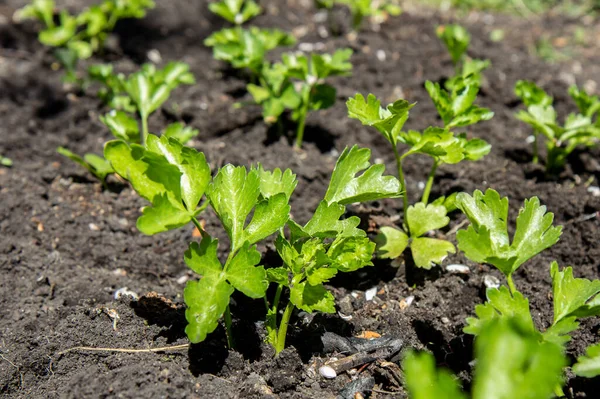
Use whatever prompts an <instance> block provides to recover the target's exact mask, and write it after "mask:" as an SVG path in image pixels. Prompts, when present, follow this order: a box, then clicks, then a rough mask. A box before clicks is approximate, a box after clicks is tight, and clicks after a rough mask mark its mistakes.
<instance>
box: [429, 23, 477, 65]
mask: <svg viewBox="0 0 600 399" xmlns="http://www.w3.org/2000/svg"><path fill="white" fill-rule="evenodd" d="M435 33H436V34H437V36H438V38H439V39H440V40H441V41H442V43H444V46H446V49H447V50H448V52H449V53H450V56H451V57H452V62H453V63H454V65H458V64H459V63H460V62H461V61H462V60H463V57H464V56H465V55H466V52H467V49H468V48H469V43H470V42H471V35H470V34H469V32H468V31H467V30H466V29H465V28H463V27H462V26H460V25H440V26H438V28H437V29H436V32H435Z"/></svg>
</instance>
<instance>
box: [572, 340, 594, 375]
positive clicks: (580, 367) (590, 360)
mask: <svg viewBox="0 0 600 399" xmlns="http://www.w3.org/2000/svg"><path fill="white" fill-rule="evenodd" d="M573 372H574V373H575V375H578V376H579V377H586V378H594V377H597V376H599V375H600V344H596V345H592V346H588V348H587V349H586V350H585V356H580V357H578V358H577V363H575V364H574V365H573Z"/></svg>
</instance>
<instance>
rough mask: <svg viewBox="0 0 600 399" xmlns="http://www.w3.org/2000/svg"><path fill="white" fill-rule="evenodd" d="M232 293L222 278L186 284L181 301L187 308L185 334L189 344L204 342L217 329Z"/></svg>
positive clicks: (231, 288)
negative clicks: (183, 301) (182, 300)
mask: <svg viewBox="0 0 600 399" xmlns="http://www.w3.org/2000/svg"><path fill="white" fill-rule="evenodd" d="M233 291H234V290H233V287H231V286H230V285H229V284H227V282H226V281H225V277H224V276H221V277H220V278H218V279H215V278H210V277H204V278H202V279H201V280H200V281H188V282H187V285H186V287H185V289H184V290H183V299H184V300H185V303H186V305H187V307H188V308H187V309H186V311H185V318H186V320H187V322H188V325H187V326H186V327H185V333H186V334H187V336H188V338H189V340H190V342H192V343H194V344H196V343H198V342H202V341H204V340H205V339H206V336H207V335H208V334H210V333H211V332H213V331H214V330H215V329H216V328H217V326H218V322H219V319H220V318H221V316H222V315H223V313H224V312H225V309H226V308H227V305H229V298H230V297H231V294H233Z"/></svg>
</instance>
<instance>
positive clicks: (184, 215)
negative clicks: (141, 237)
mask: <svg viewBox="0 0 600 399" xmlns="http://www.w3.org/2000/svg"><path fill="white" fill-rule="evenodd" d="M191 220H192V215H191V214H190V213H188V212H187V211H186V210H185V209H184V208H183V206H180V207H179V206H176V205H174V204H173V203H172V202H171V201H170V200H169V197H168V195H167V194H158V195H157V196H155V197H154V198H153V199H152V206H147V207H144V209H143V212H142V216H140V217H139V218H138V220H137V224H136V227H137V228H138V230H139V231H141V232H142V233H144V234H147V235H153V234H157V233H161V232H163V231H168V230H172V229H177V228H179V227H182V226H185V225H186V224H188V223H189V222H190V221H191Z"/></svg>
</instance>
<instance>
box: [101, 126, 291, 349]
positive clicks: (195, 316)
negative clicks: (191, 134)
mask: <svg viewBox="0 0 600 399" xmlns="http://www.w3.org/2000/svg"><path fill="white" fill-rule="evenodd" d="M104 155H105V157H106V159H108V160H109V161H110V162H111V165H112V166H113V168H114V169H115V171H116V172H117V173H118V174H119V175H120V176H121V177H123V178H125V179H127V180H129V182H130V183H131V185H132V187H133V188H134V190H135V191H136V192H137V193H138V194H139V195H140V196H142V197H144V198H145V199H147V200H148V201H150V202H151V203H152V206H150V207H146V208H144V210H143V214H142V216H140V217H139V219H138V222H137V227H138V229H139V230H140V231H141V232H142V233H144V234H148V235H151V234H157V233H160V232H163V231H167V230H172V229H176V228H180V227H183V226H185V225H187V224H189V223H190V222H192V223H193V224H194V225H195V226H196V228H197V229H198V230H199V231H200V233H201V235H202V240H201V242H200V243H199V244H198V243H192V244H190V247H189V249H188V251H187V252H186V254H185V261H186V263H187V264H188V266H189V267H190V268H191V269H192V270H194V271H195V272H197V273H198V274H200V275H202V276H203V278H202V279H201V280H200V281H190V282H188V284H187V286H186V288H185V290H184V300H185V302H186V304H187V305H188V309H187V311H186V319H187V320H188V326H187V327H186V333H187V335H188V337H189V339H190V341H191V342H193V343H197V342H201V341H203V340H204V339H205V338H206V336H207V334H209V333H211V332H212V331H214V329H215V328H216V327H217V325H218V321H219V319H220V318H221V317H222V316H223V315H224V316H225V326H226V329H227V337H228V343H229V345H230V347H232V346H233V345H234V339H233V333H232V328H231V315H230V311H229V298H230V296H231V295H232V293H233V292H234V290H238V291H241V292H242V293H244V294H245V295H247V296H249V297H251V298H262V297H264V296H265V294H266V289H267V286H268V281H267V277H266V272H265V270H264V268H263V267H262V266H257V264H258V263H259V262H260V254H259V252H258V251H257V250H256V244H257V243H258V242H259V241H261V240H263V239H264V238H266V237H267V236H269V235H271V234H272V233H274V232H276V231H277V230H278V229H280V228H281V227H282V226H283V225H284V224H285V223H286V221H287V220H288V217H289V209H290V208H289V205H288V199H289V195H287V194H286V193H284V192H283V191H278V190H277V188H278V187H277V186H276V185H275V183H273V182H272V181H271V182H268V181H266V179H265V178H264V176H263V175H264V173H265V172H264V171H262V169H260V170H259V169H256V168H252V169H251V170H250V171H247V170H246V169H245V168H244V167H234V166H233V165H226V166H224V167H222V168H221V169H220V170H219V171H218V172H217V174H216V175H215V177H214V179H212V182H211V174H210V168H209V166H208V163H207V162H206V159H205V158H204V154H202V153H199V152H197V151H196V150H194V149H192V148H189V147H185V146H183V145H182V144H181V143H180V142H179V141H177V140H175V139H173V138H170V137H166V136H163V137H160V138H159V137H157V136H154V135H149V136H148V142H147V145H146V146H145V147H142V146H140V145H138V144H129V143H127V142H126V141H124V140H114V141H111V142H109V143H107V144H106V147H105V151H104ZM261 173H262V174H261ZM293 187H295V181H294V184H293ZM293 187H292V188H291V189H292V190H293ZM231 193H236V195H231ZM203 195H206V197H207V201H205V203H204V204H203V205H201V206H198V204H199V202H200V200H201V198H202V196H203ZM208 205H210V206H211V207H212V208H213V209H214V211H215V213H216V214H217V216H218V217H219V219H220V220H221V221H222V223H223V227H224V228H225V231H226V232H227V234H228V236H229V239H230V242H231V244H230V249H229V253H228V256H227V260H226V262H225V264H224V265H222V264H221V263H220V261H219V259H218V257H217V248H218V240H217V239H213V238H212V237H211V236H210V235H209V233H208V232H206V231H205V230H204V229H203V228H202V226H201V225H200V223H199V221H198V220H197V215H198V214H199V213H200V212H201V211H202V210H204V209H205V208H206V207H207V206H208ZM250 214H252V218H251V220H250V221H249V222H248V223H246V219H247V218H248V216H249V215H250Z"/></svg>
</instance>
